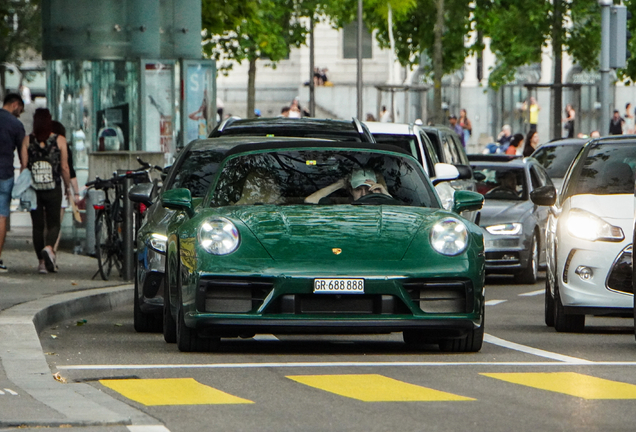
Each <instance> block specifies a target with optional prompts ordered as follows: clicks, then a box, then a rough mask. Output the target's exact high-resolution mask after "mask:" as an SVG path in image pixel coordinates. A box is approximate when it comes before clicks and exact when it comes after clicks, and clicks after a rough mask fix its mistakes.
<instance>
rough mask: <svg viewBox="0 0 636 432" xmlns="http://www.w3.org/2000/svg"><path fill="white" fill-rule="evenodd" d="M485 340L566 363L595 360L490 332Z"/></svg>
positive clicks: (584, 362) (586, 362)
mask: <svg viewBox="0 0 636 432" xmlns="http://www.w3.org/2000/svg"><path fill="white" fill-rule="evenodd" d="M484 342H488V343H491V344H493V345H498V346H501V347H504V348H508V349H511V350H515V351H520V352H524V353H526V354H532V355H536V356H539V357H545V358H549V359H552V360H558V361H562V362H565V363H574V364H592V363H594V362H591V361H589V360H585V359H580V358H576V357H570V356H566V355H563V354H557V353H553V352H550V351H544V350H541V349H538V348H532V347H529V346H526V345H521V344H518V343H514V342H509V341H507V340H503V339H500V338H498V337H496V336H492V335H489V334H485V335H484Z"/></svg>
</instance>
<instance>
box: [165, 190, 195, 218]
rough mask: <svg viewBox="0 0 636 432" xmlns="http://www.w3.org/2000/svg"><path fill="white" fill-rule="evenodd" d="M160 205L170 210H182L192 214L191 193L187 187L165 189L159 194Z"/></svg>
mask: <svg viewBox="0 0 636 432" xmlns="http://www.w3.org/2000/svg"><path fill="white" fill-rule="evenodd" d="M161 205H162V206H164V207H165V208H169V209H170V210H178V211H184V212H186V213H187V214H188V216H192V215H193V214H194V207H193V206H192V195H191V194H190V190H189V189H185V188H180V189H172V190H168V191H165V192H164V193H163V195H162V196H161Z"/></svg>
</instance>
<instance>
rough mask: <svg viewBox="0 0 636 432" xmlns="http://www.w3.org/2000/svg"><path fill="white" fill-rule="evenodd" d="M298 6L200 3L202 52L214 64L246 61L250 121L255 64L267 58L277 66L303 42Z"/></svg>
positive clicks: (293, 1)
mask: <svg viewBox="0 0 636 432" xmlns="http://www.w3.org/2000/svg"><path fill="white" fill-rule="evenodd" d="M298 4H299V2H298V0H248V1H246V2H244V3H243V4H242V5H241V6H237V5H235V4H234V3H232V2H229V1H227V0H205V1H204V3H203V4H202V9H203V11H202V27H203V29H204V31H205V34H206V36H207V39H206V40H205V41H204V45H203V50H204V52H205V53H206V54H207V55H209V56H210V57H213V58H215V59H216V60H217V61H228V60H229V61H236V62H238V63H242V62H243V61H245V60H247V61H248V62H249V72H248V86H247V89H248V96H247V115H248V117H249V118H251V117H254V100H255V82H256V61H257V60H259V59H268V60H269V61H270V62H271V63H270V64H269V65H270V66H272V67H276V63H277V62H278V61H280V60H282V59H284V58H286V57H287V56H288V55H289V50H290V47H299V46H300V45H302V44H304V42H305V35H306V32H307V29H306V28H305V27H304V26H303V25H302V23H301V22H300V16H301V11H300V9H299V7H298ZM224 7H225V9H223V8H224ZM221 9H223V10H221ZM241 14H243V15H241ZM219 66H220V70H225V71H227V70H229V69H230V68H231V64H229V65H224V64H221V65H219Z"/></svg>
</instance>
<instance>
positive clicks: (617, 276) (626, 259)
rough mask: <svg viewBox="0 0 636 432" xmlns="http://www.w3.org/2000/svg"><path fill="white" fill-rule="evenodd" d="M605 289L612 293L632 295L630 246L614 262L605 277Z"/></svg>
mask: <svg viewBox="0 0 636 432" xmlns="http://www.w3.org/2000/svg"><path fill="white" fill-rule="evenodd" d="M607 287H608V288H609V289H612V290H614V291H620V292H625V293H631V294H633V293H634V287H633V285H632V246H631V245H629V246H627V247H626V248H625V249H623V251H622V252H621V254H620V255H619V256H618V259H617V260H616V261H615V262H614V265H613V266H612V269H611V270H610V274H609V276H608V277H607Z"/></svg>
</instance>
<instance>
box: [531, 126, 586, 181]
mask: <svg viewBox="0 0 636 432" xmlns="http://www.w3.org/2000/svg"><path fill="white" fill-rule="evenodd" d="M588 141H589V140H587V139H583V138H564V139H559V140H554V141H550V142H549V143H545V144H542V145H541V146H539V148H537V149H536V150H535V151H534V153H532V155H531V156H532V157H533V158H535V159H536V160H537V161H539V163H540V164H541V165H542V166H543V168H545V170H546V171H547V173H548V175H549V176H550V178H551V179H552V183H554V187H555V188H556V189H557V192H558V191H560V190H561V185H562V184H563V177H564V176H565V173H566V172H567V170H568V168H569V166H570V164H571V163H572V161H573V160H574V158H575V157H576V155H577V154H578V153H579V151H581V149H582V148H583V146H584V145H585V143H586V142H588Z"/></svg>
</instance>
